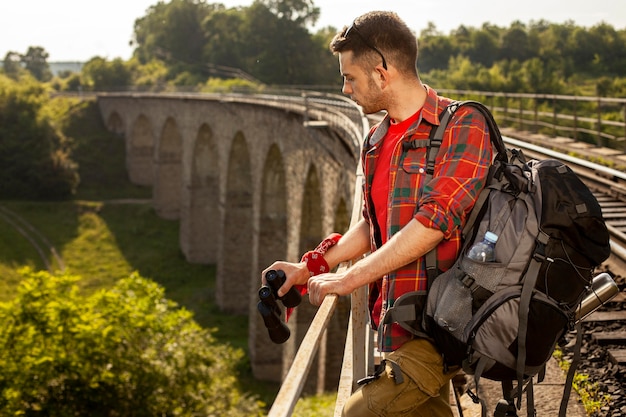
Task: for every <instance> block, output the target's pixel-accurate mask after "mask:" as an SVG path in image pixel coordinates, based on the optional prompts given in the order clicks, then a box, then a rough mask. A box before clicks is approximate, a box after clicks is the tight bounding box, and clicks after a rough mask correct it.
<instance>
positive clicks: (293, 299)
mask: <svg viewBox="0 0 626 417" xmlns="http://www.w3.org/2000/svg"><path fill="white" fill-rule="evenodd" d="M285 279H286V277H285V273H284V272H283V271H281V270H278V271H274V270H270V271H267V273H266V274H265V280H266V281H267V285H263V286H262V287H261V288H259V300H260V301H259V303H258V304H257V309H258V310H259V313H261V317H263V322H264V323H265V327H266V328H267V332H268V333H269V336H270V339H271V340H272V342H274V343H276V344H280V343H284V342H286V341H287V339H289V336H291V331H290V330H289V327H287V325H286V324H285V323H284V322H283V321H282V320H281V319H280V316H281V314H282V311H281V309H280V306H279V305H278V303H277V302H276V300H277V299H278V300H280V301H281V302H282V303H283V305H284V306H285V307H297V306H298V305H299V304H300V302H301V301H302V296H301V295H300V293H299V292H298V291H297V290H296V289H295V288H293V287H292V288H291V289H290V290H289V291H288V292H287V293H286V294H285V295H283V296H282V297H278V289H279V288H280V287H281V286H282V285H283V284H284V283H285Z"/></svg>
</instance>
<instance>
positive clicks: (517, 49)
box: [500, 21, 531, 62]
mask: <svg viewBox="0 0 626 417" xmlns="http://www.w3.org/2000/svg"><path fill="white" fill-rule="evenodd" d="M530 56H531V51H530V44H529V39H528V33H527V32H526V25H524V24H523V23H522V22H519V21H518V22H514V23H513V24H512V25H511V27H510V28H509V29H508V30H507V31H505V33H504V34H503V36H502V44H501V46H500V58H501V59H507V60H517V61H520V62H523V61H525V60H526V59H528V58H529V57H530Z"/></svg>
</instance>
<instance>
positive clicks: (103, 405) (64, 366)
mask: <svg viewBox="0 0 626 417" xmlns="http://www.w3.org/2000/svg"><path fill="white" fill-rule="evenodd" d="M21 273H22V274H23V276H24V280H23V282H22V284H21V285H20V287H19V290H18V295H17V297H16V298H15V299H14V300H13V301H11V302H8V303H2V304H0V322H2V327H1V328H0V410H1V411H0V415H1V416H15V415H29V416H39V415H41V416H52V417H54V416H77V415H90V416H196V415H202V416H218V415H219V416H229V417H234V416H259V415H261V412H260V405H259V404H257V403H256V402H255V401H254V399H252V398H249V397H246V396H244V395H242V394H241V393H240V392H239V391H238V389H237V387H236V377H235V375H236V372H235V367H236V364H237V362H238V361H239V360H240V359H241V356H242V353H241V351H240V350H239V351H235V350H233V349H232V348H230V347H223V346H220V345H217V344H215V343H214V340H213V338H212V336H211V335H210V333H209V332H207V331H206V330H204V329H202V328H201V327H200V326H199V325H197V324H196V323H195V321H194V320H193V318H192V315H191V313H190V312H189V311H187V310H185V309H182V308H178V307H177V306H176V304H175V303H173V302H172V301H168V300H167V299H166V298H165V297H164V291H163V289H162V288H161V287H160V286H159V285H157V284H156V283H153V282H151V281H149V280H146V279H143V278H142V277H140V276H139V275H138V274H132V275H131V276H130V277H128V278H126V279H123V280H121V281H119V283H118V284H117V285H116V286H115V287H114V288H113V289H110V290H106V291H104V290H103V291H100V292H97V293H94V294H92V295H89V296H81V295H79V292H78V290H77V287H76V285H75V282H76V281H77V280H78V278H76V277H73V276H70V275H68V274H61V275H51V274H48V273H47V272H36V273H35V272H32V271H30V270H28V269H25V270H23V271H22V272H21Z"/></svg>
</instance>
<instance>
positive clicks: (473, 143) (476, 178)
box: [415, 106, 491, 239]
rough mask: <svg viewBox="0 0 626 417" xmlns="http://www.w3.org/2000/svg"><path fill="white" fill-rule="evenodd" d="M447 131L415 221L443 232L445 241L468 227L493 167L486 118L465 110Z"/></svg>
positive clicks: (465, 108)
mask: <svg viewBox="0 0 626 417" xmlns="http://www.w3.org/2000/svg"><path fill="white" fill-rule="evenodd" d="M448 126H449V127H448V129H446V132H445V135H444V138H443V143H442V145H441V148H440V151H439V153H438V155H437V164H436V165H435V167H436V168H435V172H434V175H433V178H432V180H431V181H430V182H429V183H428V184H425V185H424V190H423V193H422V196H421V198H420V201H419V205H418V206H419V210H418V211H417V212H416V213H415V219H416V220H417V221H419V222H420V223H422V224H423V225H424V226H426V227H428V228H435V229H439V230H441V231H442V232H443V234H444V239H450V238H451V237H453V234H454V233H453V232H454V231H455V230H458V228H459V227H462V226H463V225H464V224H465V218H466V216H467V215H468V214H469V212H470V211H471V209H472V207H473V206H474V202H475V201H476V198H477V197H478V194H479V193H480V191H481V190H482V188H483V186H484V180H485V178H486V176H487V172H488V169H489V165H490V163H491V144H490V141H489V139H488V137H489V132H488V129H487V126H486V122H485V119H484V117H483V115H482V114H480V113H479V112H478V111H476V110H474V109H472V108H471V107H469V106H467V107H462V108H461V109H459V110H458V111H457V112H456V113H455V114H454V116H453V118H452V120H451V121H450V123H449V125H448Z"/></svg>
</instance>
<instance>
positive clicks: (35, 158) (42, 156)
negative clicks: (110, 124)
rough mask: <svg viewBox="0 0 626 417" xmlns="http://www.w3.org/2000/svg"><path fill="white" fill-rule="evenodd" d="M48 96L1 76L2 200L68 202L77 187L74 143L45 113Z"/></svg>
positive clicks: (28, 80) (33, 85)
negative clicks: (72, 144)
mask: <svg viewBox="0 0 626 417" xmlns="http://www.w3.org/2000/svg"><path fill="white" fill-rule="evenodd" d="M48 101H49V95H48V91H47V90H46V89H45V87H44V86H43V85H42V84H41V83H38V82H36V81H35V80H34V79H33V78H32V77H30V76H22V77H21V78H20V79H19V81H17V82H16V81H13V80H11V79H10V78H8V77H5V76H2V75H0V198H29V199H64V198H68V197H70V196H72V195H73V194H74V193H75V191H76V187H77V186H78V181H79V178H78V169H77V167H76V164H75V163H74V162H73V161H72V159H71V142H70V141H69V139H68V138H66V137H65V136H64V135H63V134H62V133H61V132H60V131H59V130H57V128H55V127H54V124H53V123H52V121H51V120H50V118H49V117H48V116H47V115H46V114H45V112H44V106H45V105H46V103H47V102H48Z"/></svg>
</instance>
